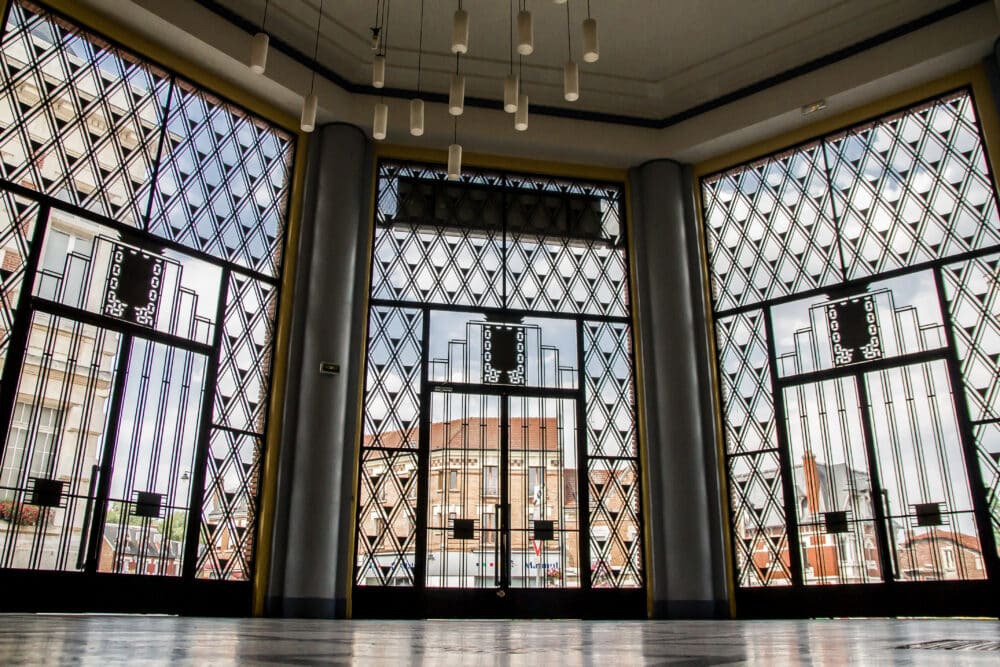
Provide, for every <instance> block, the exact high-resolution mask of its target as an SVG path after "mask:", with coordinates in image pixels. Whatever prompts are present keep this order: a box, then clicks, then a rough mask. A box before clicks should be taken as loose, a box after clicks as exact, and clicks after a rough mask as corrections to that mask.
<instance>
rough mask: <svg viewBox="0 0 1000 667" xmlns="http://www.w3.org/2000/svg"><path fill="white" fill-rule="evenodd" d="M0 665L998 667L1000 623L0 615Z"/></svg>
mask: <svg viewBox="0 0 1000 667" xmlns="http://www.w3.org/2000/svg"><path fill="white" fill-rule="evenodd" d="M0 664H2V665H15V664H30V665H36V664H81V665H111V664H130V665H134V664H163V665H226V664H241V665H254V664H282V665H327V664H372V665H434V666H437V665H522V664H523V665H546V666H553V667H555V666H562V665H596V666H608V667H626V666H628V665H643V664H651V665H692V666H693V665H745V664H760V665H811V664H816V665H843V664H859V665H882V664H901V665H913V664H935V665H966V664H968V665H980V664H982V665H986V664H993V665H997V664H1000V622H997V621H983V620H880V619H878V620H849V621H841V620H835V621H648V622H643V621H629V622H619V621H314V620H309V621H304V620H291V619H286V620H271V619H203V618H176V617H168V616H107V615H85V616H70V615H0Z"/></svg>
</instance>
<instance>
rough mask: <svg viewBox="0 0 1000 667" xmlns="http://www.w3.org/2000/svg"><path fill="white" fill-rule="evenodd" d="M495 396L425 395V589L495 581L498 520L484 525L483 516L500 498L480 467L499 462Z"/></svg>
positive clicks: (485, 584) (488, 585) (486, 585)
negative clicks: (427, 430)
mask: <svg viewBox="0 0 1000 667" xmlns="http://www.w3.org/2000/svg"><path fill="white" fill-rule="evenodd" d="M500 400H501V399H500V397H499V396H483V395H475V394H442V393H434V394H432V395H431V406H430V408H431V432H430V480H429V485H428V487H429V488H428V499H427V564H426V565H427V586H428V587H430V588H492V587H494V586H496V575H497V563H498V556H499V553H500V552H499V549H500V541H499V539H498V537H499V535H498V533H496V531H495V529H496V527H497V526H498V525H500V524H502V520H499V519H498V518H497V519H494V521H493V522H491V523H490V528H489V529H488V528H487V527H486V526H485V525H484V519H483V517H484V516H486V515H489V514H491V513H492V514H493V515H494V516H495V517H498V513H499V511H500V510H499V508H498V504H499V503H500V498H499V497H498V496H497V495H496V494H494V495H490V493H489V491H490V488H489V486H488V485H487V484H486V481H485V480H484V479H483V472H484V470H485V468H486V467H487V466H489V467H494V466H499V465H500ZM463 528H464V529H466V530H465V531H464V532H463ZM491 530H492V532H491Z"/></svg>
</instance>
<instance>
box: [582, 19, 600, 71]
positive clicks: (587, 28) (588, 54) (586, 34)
mask: <svg viewBox="0 0 1000 667" xmlns="http://www.w3.org/2000/svg"><path fill="white" fill-rule="evenodd" d="M600 57H601V54H600V51H599V50H598V43H597V21H596V20H595V19H586V20H585V21H584V22H583V62H586V63H596V62H597V59H598V58H600Z"/></svg>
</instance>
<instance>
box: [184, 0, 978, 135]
mask: <svg viewBox="0 0 1000 667" xmlns="http://www.w3.org/2000/svg"><path fill="white" fill-rule="evenodd" d="M198 2H199V3H200V4H202V5H203V6H205V7H207V8H208V9H211V10H212V11H214V12H216V13H217V14H219V15H221V16H223V17H225V18H227V19H228V20H230V21H231V22H233V23H235V24H237V25H239V26H240V27H242V28H244V29H246V30H256V29H257V28H258V27H259V26H260V25H261V22H262V19H263V17H264V10H265V2H267V3H268V6H267V23H266V30H267V32H268V33H269V34H270V35H271V38H272V46H275V47H277V48H279V49H281V50H284V51H285V52H286V53H290V54H294V55H295V56H296V57H297V58H298V59H300V61H302V62H303V63H312V58H313V47H314V45H315V42H316V28H317V25H318V24H319V18H320V17H319V12H320V0H198ZM423 2H424V31H423V48H422V49H420V48H419V39H420V32H419V25H420V10H421V1H420V0H396V2H391V0H389V2H388V7H389V17H388V25H387V28H386V30H387V33H388V42H387V47H388V52H387V61H388V70H387V71H388V73H387V81H386V86H387V89H392V90H389V91H388V92H389V94H390V96H402V97H410V96H412V94H413V91H415V90H416V89H417V81H418V79H417V71H418V62H420V64H421V67H420V72H421V76H420V83H421V89H422V90H423V91H424V92H425V94H433V93H437V94H439V95H444V94H446V93H447V90H448V83H449V79H450V75H451V73H452V72H453V71H454V70H455V64H456V63H455V57H454V55H452V54H451V53H450V51H449V46H450V37H451V17H452V13H453V12H454V11H455V9H456V6H457V0H423ZM976 4H979V2H978V1H977V0H963V1H959V2H956V1H955V0H741V1H740V2H734V1H733V0H684V1H681V0H670V1H664V0H590V2H589V6H590V12H591V15H592V16H593V17H594V18H596V19H597V21H598V25H599V28H600V44H601V57H600V60H599V61H598V62H597V63H593V64H586V63H583V62H582V60H581V57H580V41H581V38H580V24H581V22H582V21H583V19H584V18H586V14H587V9H588V2H585V0H570V1H569V2H568V3H567V4H566V5H557V4H554V2H552V0H528V2H527V6H528V9H529V10H531V11H532V14H533V16H534V24H535V52H534V53H533V54H532V55H531V56H527V57H525V58H524V59H523V62H522V63H520V64H515V67H518V68H521V67H523V71H522V81H523V82H524V85H525V87H526V90H527V92H528V94H529V95H530V97H531V102H532V107H533V109H535V110H536V112H537V111H542V110H543V109H542V107H550V108H552V110H556V112H557V113H558V110H563V111H572V112H573V113H577V112H583V113H584V114H585V115H588V116H590V117H592V118H595V119H602V120H612V121H618V122H629V121H630V120H632V121H633V122H634V124H639V125H649V124H650V123H648V122H643V121H658V122H654V123H652V125H653V126H661V125H663V124H664V123H663V121H664V120H666V121H667V122H668V123H669V122H670V121H671V120H677V119H680V118H683V117H686V116H689V115H691V114H692V113H693V112H697V111H702V110H704V109H705V108H707V107H711V106H713V105H714V104H715V103H719V102H723V101H726V100H728V99H730V97H732V96H733V95H734V94H737V95H738V94H741V93H742V94H746V93H750V92H753V91H756V90H759V89H760V88H761V87H762V86H765V85H766V84H768V83H773V82H774V80H776V79H777V80H781V79H783V78H788V76H790V75H793V74H795V73H797V72H799V73H800V70H801V69H803V68H805V69H808V68H809V66H820V65H822V64H828V63H829V62H832V61H835V60H836V59H838V57H842V56H844V55H848V54H850V53H854V52H856V51H858V50H860V49H863V48H865V47H866V46H871V45H874V44H877V43H879V42H882V41H886V40H887V39H888V38H890V37H895V36H899V35H900V34H903V33H906V32H908V31H912V30H915V29H918V28H920V27H924V26H926V25H929V24H931V23H934V22H936V21H940V20H943V19H945V18H947V17H949V16H952V15H954V14H956V13H959V12H961V11H963V10H965V9H968V8H970V7H972V6H974V5H976ZM464 7H465V9H466V10H467V11H468V12H469V15H470V22H471V29H470V40H469V41H470V49H469V53H468V54H467V55H466V56H463V57H462V62H461V69H462V71H463V72H464V73H465V75H466V95H467V96H468V97H472V98H478V99H479V100H481V102H480V103H481V104H483V105H493V106H499V104H500V99H501V96H502V89H503V78H504V77H505V76H506V75H507V74H508V72H509V71H510V67H511V63H510V34H511V33H510V25H511V24H510V21H511V14H510V12H511V3H510V2H501V1H498V0H464ZM567 7H568V11H569V23H570V26H571V29H572V31H571V34H572V39H573V57H574V59H575V60H576V61H577V62H578V63H580V65H581V96H580V99H579V100H578V101H577V102H573V103H571V102H566V101H564V100H563V97H562V66H563V63H564V62H565V61H566V59H567V53H568V51H567V49H568V45H567ZM374 23H375V2H373V1H372V0H328V1H325V2H324V4H323V16H322V24H321V26H322V27H321V30H320V38H319V46H318V49H317V53H318V55H317V57H316V61H315V62H316V63H317V64H318V66H319V67H320V68H321V71H324V72H325V73H326V74H327V77H328V78H332V79H333V80H334V81H336V82H338V83H341V84H342V85H347V86H348V87H349V88H351V89H352V90H353V91H354V92H365V91H366V90H367V89H369V88H370V82H371V63H372V57H373V55H374V53H373V51H372V50H371V46H370V28H371V27H372V26H373V25H374ZM421 51H422V57H421V58H418V55H419V54H420V53H421ZM515 58H516V52H515ZM367 92H374V91H373V90H368V91H367Z"/></svg>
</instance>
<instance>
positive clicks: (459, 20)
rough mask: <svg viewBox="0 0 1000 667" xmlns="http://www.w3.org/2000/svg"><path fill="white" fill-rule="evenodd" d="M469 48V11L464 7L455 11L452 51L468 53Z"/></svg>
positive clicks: (452, 29) (452, 28) (452, 25)
mask: <svg viewBox="0 0 1000 667" xmlns="http://www.w3.org/2000/svg"><path fill="white" fill-rule="evenodd" d="M468 50H469V12H467V11H465V10H464V9H459V10H456V11H455V18H454V20H453V21H452V24H451V52H452V53H466V52H468Z"/></svg>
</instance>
